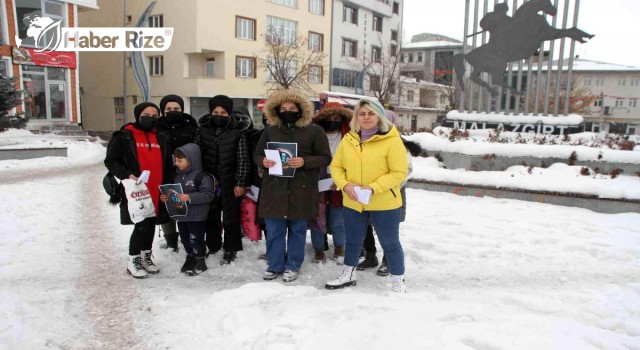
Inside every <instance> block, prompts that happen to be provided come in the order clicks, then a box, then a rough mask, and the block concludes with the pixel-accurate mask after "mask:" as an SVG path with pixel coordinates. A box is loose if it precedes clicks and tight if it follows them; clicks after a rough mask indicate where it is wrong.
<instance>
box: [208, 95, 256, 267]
mask: <svg viewBox="0 0 640 350" xmlns="http://www.w3.org/2000/svg"><path fill="white" fill-rule="evenodd" d="M209 110H210V114H209V115H205V116H202V117H201V118H200V119H199V124H200V128H199V129H198V136H197V138H196V139H197V143H198V144H199V146H200V148H201V150H202V161H203V164H202V165H203V168H204V170H205V171H206V172H207V173H209V174H211V175H213V176H214V177H215V178H216V180H218V183H219V186H220V188H219V191H218V192H217V193H218V194H217V195H216V197H215V198H214V199H213V202H212V203H211V207H210V210H209V217H208V219H207V237H206V244H207V248H208V249H209V252H210V253H216V252H217V251H218V250H220V249H224V255H223V256H222V259H221V260H220V264H222V265H228V264H230V263H231V262H232V261H234V260H235V259H236V255H237V252H238V251H240V250H242V231H241V230H240V203H241V201H242V196H244V194H245V187H247V186H248V185H249V179H250V171H251V165H250V161H251V160H250V158H249V146H248V143H247V136H246V134H245V130H244V129H245V127H244V125H243V124H241V123H240V122H239V121H238V119H236V118H232V117H231V113H232V112H233V101H232V100H231V99H230V98H229V97H227V96H224V95H218V96H214V97H212V98H211V99H210V100H209ZM221 214H222V222H221V221H220V216H221ZM221 228H223V231H222V232H221ZM223 234H224V235H223Z"/></svg>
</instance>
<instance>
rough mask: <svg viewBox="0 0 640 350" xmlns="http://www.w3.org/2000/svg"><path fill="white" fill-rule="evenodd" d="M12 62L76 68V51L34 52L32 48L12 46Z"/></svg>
mask: <svg viewBox="0 0 640 350" xmlns="http://www.w3.org/2000/svg"><path fill="white" fill-rule="evenodd" d="M12 53H13V55H12V56H13V63H14V64H30V65H35V66H47V67H61V68H73V69H75V68H76V53H75V52H64V51H43V52H36V50H35V49H33V48H27V47H14V48H13V50H12Z"/></svg>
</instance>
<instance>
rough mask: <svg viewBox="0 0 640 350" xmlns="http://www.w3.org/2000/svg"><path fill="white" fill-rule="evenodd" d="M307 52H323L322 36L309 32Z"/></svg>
mask: <svg viewBox="0 0 640 350" xmlns="http://www.w3.org/2000/svg"><path fill="white" fill-rule="evenodd" d="M309 50H311V51H323V50H324V35H322V34H320V33H314V32H309Z"/></svg>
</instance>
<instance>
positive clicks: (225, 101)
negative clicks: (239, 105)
mask: <svg viewBox="0 0 640 350" xmlns="http://www.w3.org/2000/svg"><path fill="white" fill-rule="evenodd" d="M216 107H220V108H222V109H223V110H224V111H225V112H227V115H231V112H232V111H233V100H231V99H230V98H229V96H225V95H217V96H213V97H212V98H210V99H209V113H211V114H212V115H216V114H214V113H213V111H214V110H215V109H216ZM218 114H219V113H218Z"/></svg>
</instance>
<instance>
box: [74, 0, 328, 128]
mask: <svg viewBox="0 0 640 350" xmlns="http://www.w3.org/2000/svg"><path fill="white" fill-rule="evenodd" d="M124 3H125V2H124V1H113V0H98V5H99V7H100V10H99V11H95V12H93V13H86V14H83V16H81V17H80V25H81V26H83V27H88V26H91V27H112V26H118V27H122V26H133V25H135V22H136V21H137V20H138V18H139V17H140V15H141V14H142V12H143V11H144V9H145V8H146V6H147V5H148V3H149V2H148V1H146V0H127V1H126V8H124ZM330 5H331V3H330V1H328V0H236V1H227V0H184V1H179V2H178V1H171V0H158V1H157V3H156V5H155V7H154V8H153V10H152V13H151V16H150V18H149V22H148V24H149V26H154V27H173V28H174V34H173V41H172V44H171V47H170V48H169V49H168V50H167V51H164V52H147V53H146V57H147V60H148V61H147V62H148V65H149V71H150V82H151V101H152V102H156V103H158V102H159V101H160V99H161V98H162V96H164V95H167V94H177V95H179V96H182V98H183V99H184V100H185V112H187V113H190V114H192V115H193V116H194V117H196V118H198V117H200V116H201V115H203V114H205V113H208V112H209V111H208V104H207V102H208V100H209V98H210V97H211V96H214V95H218V94H225V95H228V96H230V97H231V98H232V99H233V100H234V104H235V105H236V106H246V107H247V108H248V110H249V112H250V113H252V114H253V115H254V119H256V120H258V119H259V117H258V113H257V111H258V108H257V104H258V101H259V100H261V99H263V98H265V97H266V96H267V89H268V86H269V84H268V79H269V74H268V73H267V71H266V70H265V69H264V68H262V67H260V65H259V61H258V59H257V57H264V58H266V57H267V56H268V54H267V52H266V51H265V42H264V38H265V35H267V34H268V33H271V32H273V31H276V32H278V33H279V34H280V35H283V36H284V37H285V38H290V39H293V38H297V37H304V38H308V41H309V47H310V48H311V49H313V50H328V48H329V46H330V45H329V42H330V39H331V37H330V33H331V7H330ZM129 60H130V58H129V55H128V54H126V53H124V54H123V53H122V52H114V53H109V52H88V53H86V54H85V53H83V56H82V62H81V63H82V64H81V70H82V74H83V75H82V81H81V85H82V90H83V95H82V99H83V100H82V102H83V113H84V115H85V129H87V130H95V131H108V130H115V129H118V128H119V127H120V126H121V125H123V124H124V123H126V122H130V121H132V120H133V113H132V110H133V106H134V105H135V104H137V103H139V102H142V101H141V99H142V96H141V93H140V91H139V88H138V86H137V84H136V83H135V80H134V77H133V72H132V68H131V64H130V61H129ZM293 64H296V62H294V63H293ZM328 67H329V55H328V54H327V55H326V59H325V61H324V64H323V65H322V66H320V68H319V69H316V70H315V72H316V73H317V74H315V75H314V76H307V77H301V78H302V79H308V82H309V86H311V87H312V88H313V89H314V90H316V91H317V92H320V91H324V90H328V87H329V80H328V79H327V78H326V76H327V75H328V74H327V71H328V69H329V68H328ZM125 82H126V86H125ZM125 91H126V93H125ZM125 95H126V96H125ZM125 111H126V112H125Z"/></svg>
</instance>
